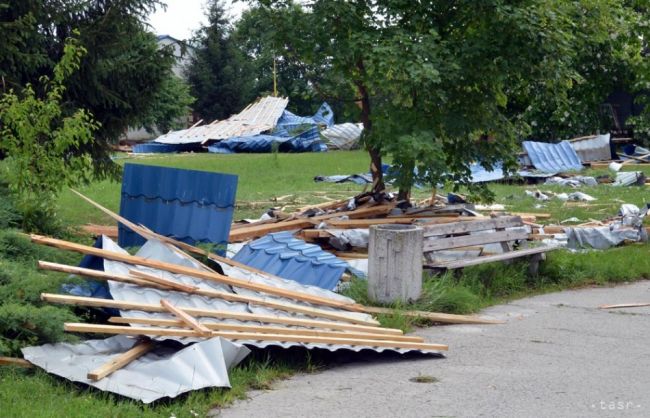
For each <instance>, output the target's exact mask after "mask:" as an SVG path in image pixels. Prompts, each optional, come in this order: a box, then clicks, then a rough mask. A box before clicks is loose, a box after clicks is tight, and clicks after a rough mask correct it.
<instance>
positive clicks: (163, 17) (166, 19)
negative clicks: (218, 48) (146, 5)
mask: <svg viewBox="0 0 650 418" xmlns="http://www.w3.org/2000/svg"><path fill="white" fill-rule="evenodd" d="M207 2H208V0H165V3H167V9H166V10H164V11H163V10H162V9H159V10H156V12H155V13H153V14H152V15H151V16H149V24H150V25H151V26H152V27H153V31H154V32H155V33H156V35H169V36H172V37H174V38H176V39H180V40H186V39H189V38H190V37H192V33H193V32H194V31H196V30H197V29H199V28H200V27H201V25H202V24H205V23H206V17H205V5H206V3H207ZM223 3H224V4H225V5H226V8H227V9H228V10H229V12H230V14H231V15H232V17H234V18H238V17H239V16H240V15H241V12H242V10H244V9H246V8H248V4H247V3H246V2H244V1H239V0H225V1H224V2H223Z"/></svg>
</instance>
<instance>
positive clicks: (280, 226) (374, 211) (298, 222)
mask: <svg viewBox="0 0 650 418" xmlns="http://www.w3.org/2000/svg"><path fill="white" fill-rule="evenodd" d="M394 207H395V205H394V204H384V205H377V206H373V207H369V208H361V209H357V210H353V211H346V212H335V213H329V214H326V215H319V216H313V217H311V218H301V219H295V220H293V221H288V222H278V223H274V224H267V225H259V226H256V225H254V224H253V225H252V226H248V227H245V228H239V229H237V230H235V231H231V232H230V236H229V241H230V242H239V241H245V240H248V239H252V238H258V237H261V236H264V235H267V234H270V233H272V232H280V231H290V230H293V229H302V228H308V227H311V226H313V225H316V224H318V223H319V222H321V221H324V220H328V219H332V218H338V217H341V216H347V217H348V218H350V219H357V218H365V217H370V216H379V215H386V214H387V213H388V212H390V211H391V210H392V209H393V208H394Z"/></svg>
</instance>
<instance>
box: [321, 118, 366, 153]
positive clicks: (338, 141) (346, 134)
mask: <svg viewBox="0 0 650 418" xmlns="http://www.w3.org/2000/svg"><path fill="white" fill-rule="evenodd" d="M362 133H363V124H361V123H340V124H336V125H332V126H330V127H329V128H327V129H325V130H324V131H322V132H321V135H322V136H323V138H325V143H326V144H327V146H328V147H329V148H332V149H341V150H350V149H352V148H355V147H356V146H357V145H358V144H359V138H361V134H362Z"/></svg>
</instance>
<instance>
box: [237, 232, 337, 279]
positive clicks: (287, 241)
mask: <svg viewBox="0 0 650 418" xmlns="http://www.w3.org/2000/svg"><path fill="white" fill-rule="evenodd" d="M233 259H234V260H235V261H239V262H240V263H243V264H246V265H248V266H251V267H255V268H258V269H260V270H263V271H265V272H267V273H270V274H274V275H276V276H280V277H283V278H285V279H291V280H295V281H297V282H298V283H302V284H307V285H312V286H318V287H321V288H323V289H329V290H332V289H334V288H335V287H336V283H338V281H339V279H340V278H341V275H342V274H343V272H345V270H346V268H348V264H347V263H346V262H345V261H343V260H341V259H339V258H338V257H336V256H335V255H333V254H331V253H328V252H326V251H323V249H322V248H321V247H320V246H318V245H315V244H307V243H306V242H304V241H302V240H299V239H297V238H294V236H293V235H292V234H291V233H290V232H278V233H275V234H269V235H266V236H264V237H262V238H260V239H257V240H255V241H253V242H250V243H248V244H247V245H245V246H244V248H242V249H241V250H239V252H238V253H237V255H235V257H233Z"/></svg>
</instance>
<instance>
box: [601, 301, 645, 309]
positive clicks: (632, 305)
mask: <svg viewBox="0 0 650 418" xmlns="http://www.w3.org/2000/svg"><path fill="white" fill-rule="evenodd" d="M644 306H650V302H641V303H619V304H618V305H600V306H599V307H598V309H618V308H641V307H644Z"/></svg>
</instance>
